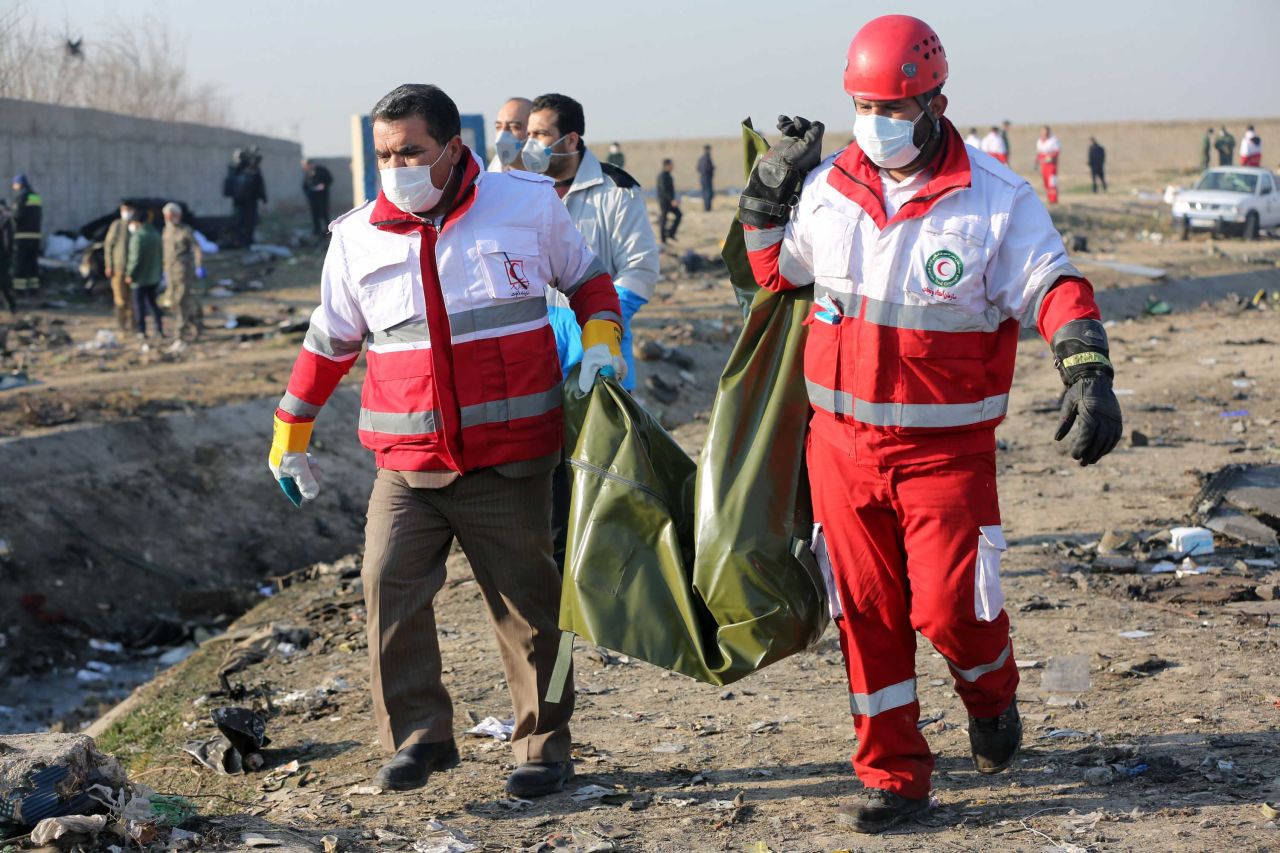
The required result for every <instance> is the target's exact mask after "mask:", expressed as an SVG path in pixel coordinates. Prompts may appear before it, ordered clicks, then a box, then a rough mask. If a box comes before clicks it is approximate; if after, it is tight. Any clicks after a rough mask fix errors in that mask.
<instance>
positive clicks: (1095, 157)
mask: <svg viewBox="0 0 1280 853" xmlns="http://www.w3.org/2000/svg"><path fill="white" fill-rule="evenodd" d="M1106 162H1107V149H1105V148H1103V147H1102V146H1101V145H1099V144H1098V140H1096V139H1094V138H1093V137H1092V136H1090V137H1089V177H1090V179H1091V180H1092V181H1093V191H1094V192H1095V193H1096V192H1097V191H1098V184H1099V183H1101V184H1102V191H1103V192H1106V191H1107V176H1106V174H1105V171H1104V169H1105V166H1106Z"/></svg>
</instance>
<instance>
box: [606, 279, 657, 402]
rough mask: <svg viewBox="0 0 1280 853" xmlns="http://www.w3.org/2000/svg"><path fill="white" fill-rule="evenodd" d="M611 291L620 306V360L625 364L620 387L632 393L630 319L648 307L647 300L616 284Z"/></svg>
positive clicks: (633, 359)
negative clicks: (614, 292) (624, 372)
mask: <svg viewBox="0 0 1280 853" xmlns="http://www.w3.org/2000/svg"><path fill="white" fill-rule="evenodd" d="M613 289H614V290H616V291H617V293H618V304H619V305H621V306H622V358H623V359H624V360H625V361H626V362H627V375H626V378H625V379H623V380H622V387H623V388H625V389H627V390H628V391H634V390H636V357H635V353H634V352H633V351H632V348H633V345H632V338H631V318H632V317H634V316H635V315H636V312H637V311H639V310H640V309H641V308H642V307H644V306H645V305H648V304H649V300H647V299H645V298H644V297H643V296H641V295H639V294H638V293H636V292H635V291H632V290H627V289H626V288H625V287H619V286H618V285H616V284H615V285H614V286H613Z"/></svg>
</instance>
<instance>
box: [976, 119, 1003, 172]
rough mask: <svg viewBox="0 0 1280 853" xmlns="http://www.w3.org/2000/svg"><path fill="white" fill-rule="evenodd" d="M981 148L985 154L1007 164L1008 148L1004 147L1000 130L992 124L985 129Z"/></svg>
mask: <svg viewBox="0 0 1280 853" xmlns="http://www.w3.org/2000/svg"><path fill="white" fill-rule="evenodd" d="M982 150H983V152H984V153H986V154H990V155H991V156H992V157H994V158H996V159H997V160H999V161H1000V162H1001V163H1004V164H1005V165H1006V166H1007V165H1009V150H1008V149H1007V148H1006V147H1005V141H1004V134H1002V133H1001V132H1000V128H998V127H995V126H993V127H992V128H991V129H990V130H988V131H987V135H986V136H984V137H983V138H982Z"/></svg>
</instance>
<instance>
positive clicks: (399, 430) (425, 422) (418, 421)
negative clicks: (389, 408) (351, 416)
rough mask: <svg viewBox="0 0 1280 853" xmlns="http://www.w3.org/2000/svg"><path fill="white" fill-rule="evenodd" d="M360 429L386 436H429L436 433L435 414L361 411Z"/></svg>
mask: <svg viewBox="0 0 1280 853" xmlns="http://www.w3.org/2000/svg"><path fill="white" fill-rule="evenodd" d="M360 429H362V430H366V431H368V432H382V433H386V434H387V435H429V434H430V433H433V432H435V431H436V413H435V412H372V411H370V410H368V409H361V410H360Z"/></svg>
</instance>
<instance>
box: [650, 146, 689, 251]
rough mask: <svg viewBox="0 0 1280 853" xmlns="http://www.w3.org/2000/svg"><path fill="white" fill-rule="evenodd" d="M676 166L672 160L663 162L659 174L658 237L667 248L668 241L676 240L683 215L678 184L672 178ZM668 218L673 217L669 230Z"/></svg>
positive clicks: (668, 159)
mask: <svg viewBox="0 0 1280 853" xmlns="http://www.w3.org/2000/svg"><path fill="white" fill-rule="evenodd" d="M674 168H675V164H674V163H672V162H671V159H670V158H667V159H665V160H663V161H662V171H661V172H659V173H658V178H657V182H656V183H657V186H658V236H659V237H660V238H661V239H662V244H663V245H664V246H665V245H666V244H667V241H668V240H674V239H676V229H677V228H679V227H680V220H681V219H682V218H683V216H684V215H683V214H682V213H681V212H680V199H678V198H676V182H675V179H674V178H673V177H672V176H671V171H672V169H674ZM667 217H671V227H670V228H667Z"/></svg>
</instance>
